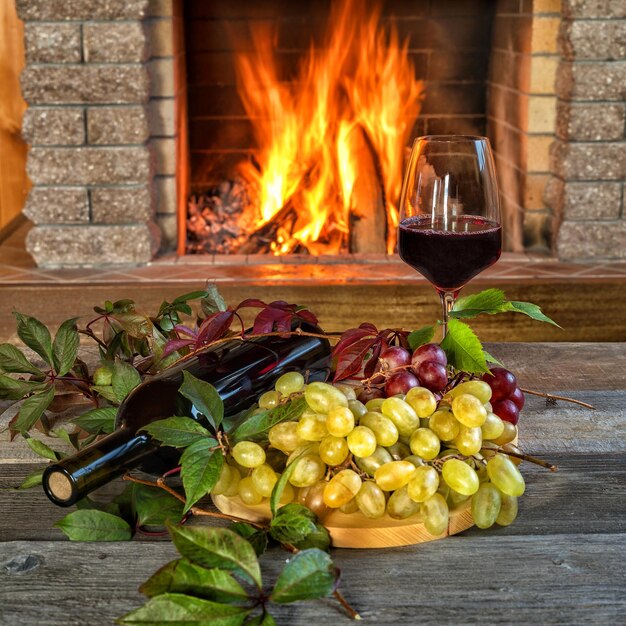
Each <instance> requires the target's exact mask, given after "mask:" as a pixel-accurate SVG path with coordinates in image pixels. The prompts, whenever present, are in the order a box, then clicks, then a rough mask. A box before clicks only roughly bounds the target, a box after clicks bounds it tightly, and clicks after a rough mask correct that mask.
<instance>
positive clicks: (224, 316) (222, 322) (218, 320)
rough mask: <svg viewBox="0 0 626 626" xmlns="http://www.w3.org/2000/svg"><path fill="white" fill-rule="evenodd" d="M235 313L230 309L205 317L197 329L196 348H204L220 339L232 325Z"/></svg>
mask: <svg viewBox="0 0 626 626" xmlns="http://www.w3.org/2000/svg"><path fill="white" fill-rule="evenodd" d="M234 316H235V312H234V311H233V310H232V309H230V308H229V309H227V310H226V311H217V312H216V313H213V315H210V316H209V317H207V318H206V319H205V320H204V322H202V324H201V325H200V328H199V329H198V337H197V339H196V347H197V348H199V347H201V346H205V345H207V344H208V343H211V342H212V341H215V340H216V339H220V338H222V337H223V336H224V335H225V334H226V332H227V331H228V329H229V328H230V325H231V324H232V323H233V318H234Z"/></svg>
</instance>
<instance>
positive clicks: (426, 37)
mask: <svg viewBox="0 0 626 626" xmlns="http://www.w3.org/2000/svg"><path fill="white" fill-rule="evenodd" d="M16 4H17V7H18V12H19V15H20V17H21V18H22V19H23V20H24V22H25V43H26V61H27V67H26V70H25V71H24V73H23V76H22V87H23V93H24V97H25V99H26V101H27V102H28V104H29V108H28V110H27V112H26V115H25V119H24V130H23V133H24V137H25V139H26V141H27V142H28V143H29V145H30V154H29V162H28V171H29V175H30V178H31V180H32V182H33V190H32V192H31V195H30V197H29V199H28V202H27V205H26V207H25V214H26V215H27V216H28V217H29V218H30V219H31V220H32V221H33V222H34V223H35V227H34V228H33V229H32V231H31V233H30V234H29V239H28V247H29V251H30V252H31V253H32V254H33V255H34V257H35V259H36V261H37V263H38V264H39V265H42V266H86V265H100V264H106V263H135V264H137V263H145V262H148V261H150V260H152V259H154V258H155V257H157V256H158V255H163V254H173V253H177V254H178V255H183V254H185V253H186V252H188V251H190V250H193V251H200V252H202V251H204V250H206V249H207V248H206V244H205V242H204V240H201V239H200V240H196V242H195V244H196V245H195V248H194V245H193V244H194V241H193V236H192V237H190V236H189V235H193V234H194V233H193V228H190V223H191V222H190V219H191V218H193V217H194V211H195V212H196V214H195V217H197V216H198V215H199V216H200V217H201V218H202V219H203V220H204V222H205V224H206V223H207V222H208V223H209V226H210V227H213V224H212V222H211V220H210V219H207V217H208V215H209V214H208V213H207V212H206V211H205V206H204V205H206V204H208V205H211V204H212V203H213V204H215V203H216V201H217V200H220V201H222V200H223V198H222V196H229V195H230V196H232V195H238V196H240V197H239V198H238V200H237V201H238V202H239V205H241V204H242V201H243V202H247V201H248V200H247V199H246V198H247V196H252V197H254V196H258V191H256V190H254V189H248V188H247V187H246V184H244V185H243V186H241V183H240V182H239V175H240V172H241V164H242V162H244V163H246V162H247V164H248V174H249V173H250V172H251V171H254V169H256V171H260V169H262V165H263V164H262V162H260V160H259V159H260V157H259V152H262V150H263V146H260V145H259V142H258V136H259V132H258V128H256V127H255V126H254V123H255V119H254V118H255V115H254V111H252V110H251V109H250V108H248V109H246V108H245V107H244V106H242V97H241V93H240V92H238V91H237V75H236V72H235V68H236V65H237V63H236V55H235V54H234V52H236V51H239V52H246V53H249V52H250V51H251V45H250V43H249V42H250V40H251V38H250V33H251V32H252V31H251V30H250V28H251V25H252V26H259V27H265V28H267V29H269V32H271V33H272V37H273V39H271V41H272V43H273V45H274V48H275V49H274V50H273V52H274V53H275V60H276V62H277V67H278V70H279V73H280V76H279V82H281V83H282V82H285V81H289V80H291V79H294V78H295V79H298V80H301V79H302V75H300V74H298V69H297V68H298V63H299V61H300V60H301V59H302V58H303V56H305V55H306V54H307V50H308V49H309V42H310V40H311V38H312V39H313V42H314V43H313V48H314V49H322V48H324V47H325V44H324V37H325V35H326V34H327V27H326V24H327V19H328V15H329V13H331V11H332V10H335V9H336V7H337V5H339V4H340V3H339V2H337V1H336V0H335V1H333V2H331V1H330V0H328V1H324V0H319V1H317V2H313V1H312V0H311V1H310V2H297V3H294V2H288V1H286V0H272V1H270V2H267V3H252V2H246V1H244V0H237V1H234V0H231V1H230V2H226V1H222V0H220V1H215V2H211V3H204V2H189V1H188V2H184V3H183V2H182V1H181V0H149V1H148V0H127V1H122V0H119V1H118V0H114V1H112V2H107V3H103V4H101V3H96V2H93V1H92V0H76V1H75V2H72V3H60V2H47V1H45V0H17V2H16ZM617 4H618V3H617ZM617 4H616V3H610V2H590V1H583V0H563V2H560V1H558V0H534V2H531V1H530V0H498V1H497V2H493V1H488V0H468V1H466V2H459V1H457V0H441V1H440V2H417V1H412V2H409V1H408V0H387V2H383V3H382V5H381V6H382V9H381V15H380V20H379V21H380V26H381V28H382V30H383V31H384V32H386V33H389V32H390V29H393V28H395V29H396V30H397V32H398V35H399V41H401V42H403V41H407V42H408V43H407V46H408V47H407V50H406V53H407V59H408V61H409V62H410V63H411V64H412V67H413V72H412V74H411V76H410V78H409V83H411V84H412V85H413V87H414V89H415V93H414V96H415V103H414V104H415V106H414V107H413V108H411V107H410V106H408V107H407V109H406V110H404V111H401V117H402V123H403V124H405V125H406V128H407V131H406V133H405V135H403V141H404V142H405V143H406V145H404V148H405V149H406V147H407V146H408V145H409V144H410V142H411V140H412V138H413V137H415V136H418V135H421V134H426V133H431V134H433V133H450V132H455V133H468V134H469V133H471V134H487V135H488V136H489V137H490V139H491V141H492V144H493V146H494V150H495V155H496V165H497V169H498V176H499V180H500V186H501V195H502V198H501V199H502V203H503V209H504V211H503V212H504V233H505V241H506V249H508V250H511V251H516V252H522V251H525V252H531V253H533V252H536V253H539V254H547V255H548V256H553V257H557V258H561V259H568V260H594V259H620V258H622V259H623V258H624V257H625V256H626V220H624V219H622V216H623V209H622V204H623V196H624V194H623V188H622V187H623V180H624V178H625V177H626V154H625V143H624V115H625V113H624V109H625V106H624V97H625V94H624V84H626V69H625V61H624V58H625V57H626V52H625V49H624V44H623V40H624V38H623V33H624V30H625V27H626V10H624V9H621V8H620V7H619V6H617ZM366 5H369V6H371V5H373V3H368V2H358V3H354V6H355V7H359V8H362V7H365V6H366ZM294 6H295V7H296V8H294ZM354 10H356V9H354ZM369 15H370V13H368V17H367V18H366V19H365V20H364V21H365V22H366V21H367V19H369ZM387 36H388V35H387ZM386 41H389V40H388V39H387V40H386ZM326 47H328V45H327V44H326ZM391 47H392V48H393V46H391ZM240 82H241V81H240ZM409 87H410V85H409ZM422 88H423V97H422V95H420V94H421V91H420V90H421V89H422ZM257 113H258V111H257ZM336 128H339V126H336ZM337 134H338V131H336V132H335V134H334V135H333V136H334V137H335V138H336V136H337ZM351 143H353V144H357V148H356V150H357V151H358V150H359V148H358V145H359V144H360V146H361V147H360V150H361V151H362V152H363V153H364V154H365V155H366V159H365V161H361V163H363V162H365V163H367V162H368V160H369V165H366V166H360V167H359V168H358V171H359V173H360V174H361V175H362V176H363V174H362V173H363V172H367V171H368V169H369V170H371V172H373V174H372V175H369V176H366V177H365V179H366V180H367V183H366V184H362V185H361V187H359V194H360V193H361V192H363V193H365V194H367V193H369V196H368V200H367V205H368V207H369V206H371V207H373V210H374V211H375V212H376V211H380V207H381V204H382V205H383V209H384V210H385V211H386V214H385V215H384V216H383V218H382V227H372V225H371V224H370V226H369V227H367V222H368V220H369V219H373V218H371V215H370V214H369V212H368V213H366V215H365V216H359V215H356V216H355V215H353V214H351V213H350V209H349V208H348V209H346V211H347V213H345V214H344V216H343V217H339V218H338V217H335V218H333V219H334V222H333V224H334V225H335V228H334V231H333V232H334V233H335V235H333V234H332V233H331V234H329V233H326V234H325V240H324V241H323V243H325V244H327V243H329V242H330V243H332V245H330V247H327V248H323V247H322V248H319V246H316V245H308V246H307V245H305V244H303V243H302V241H301V240H300V239H297V238H296V241H295V243H294V241H293V239H294V238H293V237H292V236H291V235H293V233H294V230H293V228H292V229H291V231H290V237H287V239H285V236H283V243H285V241H288V244H289V245H286V244H285V245H284V246H283V248H281V245H282V244H281V242H280V241H279V240H278V239H277V237H276V231H277V230H279V227H275V225H273V224H272V228H273V230H274V232H272V233H271V234H272V237H273V240H270V239H271V238H270V237H267V236H265V235H266V234H265V233H261V234H262V235H263V236H262V237H261V239H265V240H267V241H261V243H260V244H259V245H257V247H256V248H250V247H247V248H243V251H242V249H241V248H240V247H231V248H229V247H228V246H224V245H223V241H217V243H216V242H212V243H211V244H210V245H211V246H213V248H210V247H209V248H208V251H209V252H210V254H213V253H217V254H218V255H219V256H221V255H222V254H224V255H225V257H224V258H225V259H226V260H222V262H228V254H227V253H228V252H234V253H235V254H234V255H232V258H233V260H235V259H236V258H237V257H238V256H239V255H241V254H251V253H259V252H264V253H267V254H268V255H273V254H276V253H285V254H292V253H294V254H300V253H306V254H309V255H310V254H322V255H325V256H333V255H336V254H340V255H341V254H346V253H348V252H351V253H356V254H357V255H358V254H360V253H364V254H369V253H377V254H384V253H386V252H387V253H392V251H393V241H392V233H393V207H391V208H390V203H391V204H392V203H393V192H392V190H390V189H389V188H388V187H389V185H390V184H391V181H393V180H395V181H398V180H399V178H400V177H401V161H402V156H403V153H404V150H403V151H402V154H401V153H400V150H399V148H397V147H396V148H395V153H394V154H395V155H396V164H395V165H392V166H390V167H388V169H387V171H384V172H381V169H383V168H382V166H381V154H380V150H379V149H378V148H377V147H376V146H374V147H372V145H371V143H372V142H371V136H370V134H368V133H367V132H365V133H364V132H362V131H360V132H359V133H357V134H356V135H353V136H352V139H351ZM353 148H354V146H353ZM334 158H335V163H336V162H337V160H338V159H337V157H336V156H335V157H334ZM383 158H384V156H383ZM394 172H395V174H394ZM374 174H375V175H374ZM308 176H309V177H310V174H309V175H308ZM376 177H378V178H377V180H376ZM372 180H375V182H377V184H371V182H372ZM248 182H249V181H248ZM234 184H236V185H240V186H239V187H236V188H234V187H233V185H234ZM385 185H387V188H386V186H385ZM362 187H365V188H367V187H372V188H373V191H372V192H371V193H370V192H368V191H367V189H366V190H365V191H363V190H362ZM233 189H235V192H236V193H235V192H233ZM337 195H339V196H341V195H342V194H337ZM190 200H191V203H190ZM299 202H301V200H299ZM203 203H204V204H203ZM294 203H295V201H294ZM190 204H191V214H189V210H190V209H189V207H190ZM359 206H362V203H359ZM285 207H286V208H285ZM209 208H210V209H211V211H214V207H212V206H211V207H209ZM280 208H281V209H283V208H284V209H285V212H287V213H289V210H290V208H289V205H288V203H285V206H284V207H280ZM346 215H347V218H346ZM358 218H360V219H358ZM377 219H378V222H375V223H377V224H381V218H380V215H378V218H377ZM222 223H223V222H222ZM227 225H228V224H227ZM200 226H202V224H201V223H200ZM262 226H263V224H261V225H259V223H258V220H257V221H256V222H254V221H253V224H252V225H251V226H250V229H251V232H252V234H256V235H258V230H259V228H260V227H262ZM238 227H239V225H238ZM342 229H343V230H342ZM300 230H301V228H300ZM354 231H357V232H356V233H355V232H354ZM358 231H364V233H365V234H363V235H361V233H359V232H358ZM372 231H376V232H377V233H378V236H377V237H371V232H372ZM337 233H339V235H337ZM368 233H369V235H368ZM380 233H384V236H383V237H381V236H380ZM390 234H391V236H390ZM333 237H335V239H333ZM244 238H245V237H244ZM257 239H258V237H257ZM338 242H339V243H338Z"/></svg>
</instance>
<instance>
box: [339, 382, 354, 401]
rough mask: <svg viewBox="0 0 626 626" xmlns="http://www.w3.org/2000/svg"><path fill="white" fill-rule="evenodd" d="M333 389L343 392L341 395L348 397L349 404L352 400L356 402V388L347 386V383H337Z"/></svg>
mask: <svg viewBox="0 0 626 626" xmlns="http://www.w3.org/2000/svg"><path fill="white" fill-rule="evenodd" d="M333 387H334V388H335V389H339V391H341V393H342V394H343V395H344V396H346V398H347V399H348V402H350V400H356V392H355V391H354V387H352V386H350V385H346V384H345V383H335V384H334V385H333Z"/></svg>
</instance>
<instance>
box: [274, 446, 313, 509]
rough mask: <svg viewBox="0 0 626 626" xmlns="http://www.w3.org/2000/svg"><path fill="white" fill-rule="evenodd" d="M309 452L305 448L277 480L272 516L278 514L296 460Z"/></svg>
mask: <svg viewBox="0 0 626 626" xmlns="http://www.w3.org/2000/svg"><path fill="white" fill-rule="evenodd" d="M307 453H308V450H303V451H302V452H301V453H300V454H299V455H298V456H297V457H296V458H295V459H293V460H292V461H291V463H289V465H287V467H286V468H285V470H284V471H283V473H282V474H281V475H280V478H279V479H278V480H277V481H276V484H275V485H274V489H272V495H271V496H270V510H271V511H272V517H274V516H275V515H276V510H277V509H278V505H279V504H280V500H281V498H282V497H283V491H284V490H285V486H286V485H287V482H288V481H289V479H290V478H291V475H292V474H293V471H294V469H295V467H296V462H297V461H298V459H300V458H301V457H303V456H304V455H305V454H307Z"/></svg>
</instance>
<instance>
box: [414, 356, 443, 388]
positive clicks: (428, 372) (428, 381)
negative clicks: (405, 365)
mask: <svg viewBox="0 0 626 626" xmlns="http://www.w3.org/2000/svg"><path fill="white" fill-rule="evenodd" d="M417 377H418V378H419V380H420V383H421V385H422V387H426V389H430V390H431V391H441V390H442V389H443V388H444V387H445V386H446V385H447V384H448V372H447V370H446V366H445V365H442V364H441V363H438V362H437V361H424V362H423V363H422V364H421V365H420V368H419V370H418V372H417Z"/></svg>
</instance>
